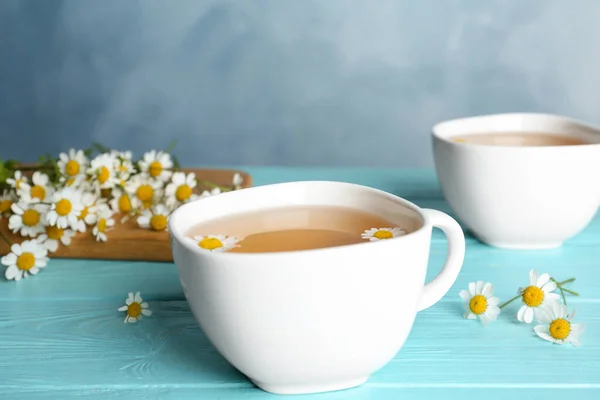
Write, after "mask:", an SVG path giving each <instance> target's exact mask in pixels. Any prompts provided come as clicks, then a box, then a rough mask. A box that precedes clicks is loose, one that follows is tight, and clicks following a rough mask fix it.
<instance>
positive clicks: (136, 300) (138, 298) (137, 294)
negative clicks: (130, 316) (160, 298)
mask: <svg viewBox="0 0 600 400" xmlns="http://www.w3.org/2000/svg"><path fill="white" fill-rule="evenodd" d="M133 299H134V301H135V302H136V303H141V302H142V296H140V292H136V294H135V297H134V298H133Z"/></svg>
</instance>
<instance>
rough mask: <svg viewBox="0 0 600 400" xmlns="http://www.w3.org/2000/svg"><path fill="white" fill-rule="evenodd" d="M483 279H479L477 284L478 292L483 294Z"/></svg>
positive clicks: (476, 289)
mask: <svg viewBox="0 0 600 400" xmlns="http://www.w3.org/2000/svg"><path fill="white" fill-rule="evenodd" d="M483 284H484V282H483V281H477V285H476V286H475V291H476V292H477V294H481V291H482V289H483Z"/></svg>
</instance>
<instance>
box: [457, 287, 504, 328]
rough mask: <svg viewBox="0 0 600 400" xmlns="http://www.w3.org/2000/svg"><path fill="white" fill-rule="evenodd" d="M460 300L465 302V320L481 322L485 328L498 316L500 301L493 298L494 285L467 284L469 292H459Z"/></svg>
mask: <svg viewBox="0 0 600 400" xmlns="http://www.w3.org/2000/svg"><path fill="white" fill-rule="evenodd" d="M459 295H460V298H461V299H463V301H464V302H465V304H464V306H465V318H467V319H477V318H479V319H480V320H481V323H482V324H483V325H484V326H485V325H487V324H488V323H489V322H491V321H494V320H496V318H498V315H499V314H500V308H499V307H498V304H499V303H500V299H498V297H494V285H492V284H491V283H489V282H487V283H484V282H483V281H478V282H471V283H469V290H461V291H460V294H459Z"/></svg>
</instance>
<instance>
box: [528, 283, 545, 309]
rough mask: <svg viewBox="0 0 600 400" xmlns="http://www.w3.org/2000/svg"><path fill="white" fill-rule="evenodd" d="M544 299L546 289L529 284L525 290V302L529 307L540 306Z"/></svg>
mask: <svg viewBox="0 0 600 400" xmlns="http://www.w3.org/2000/svg"><path fill="white" fill-rule="evenodd" d="M543 301H544V291H543V290H542V289H540V288H539V287H537V286H528V287H527V288H526V289H525V290H524V291H523V303H525V304H527V305H528V306H529V307H538V306H539V305H540V304H542V302H543Z"/></svg>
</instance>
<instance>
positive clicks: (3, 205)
mask: <svg viewBox="0 0 600 400" xmlns="http://www.w3.org/2000/svg"><path fill="white" fill-rule="evenodd" d="M12 205H13V202H12V201H10V200H2V201H0V214H2V213H5V212H7V211H9V210H10V207H11V206H12Z"/></svg>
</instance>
